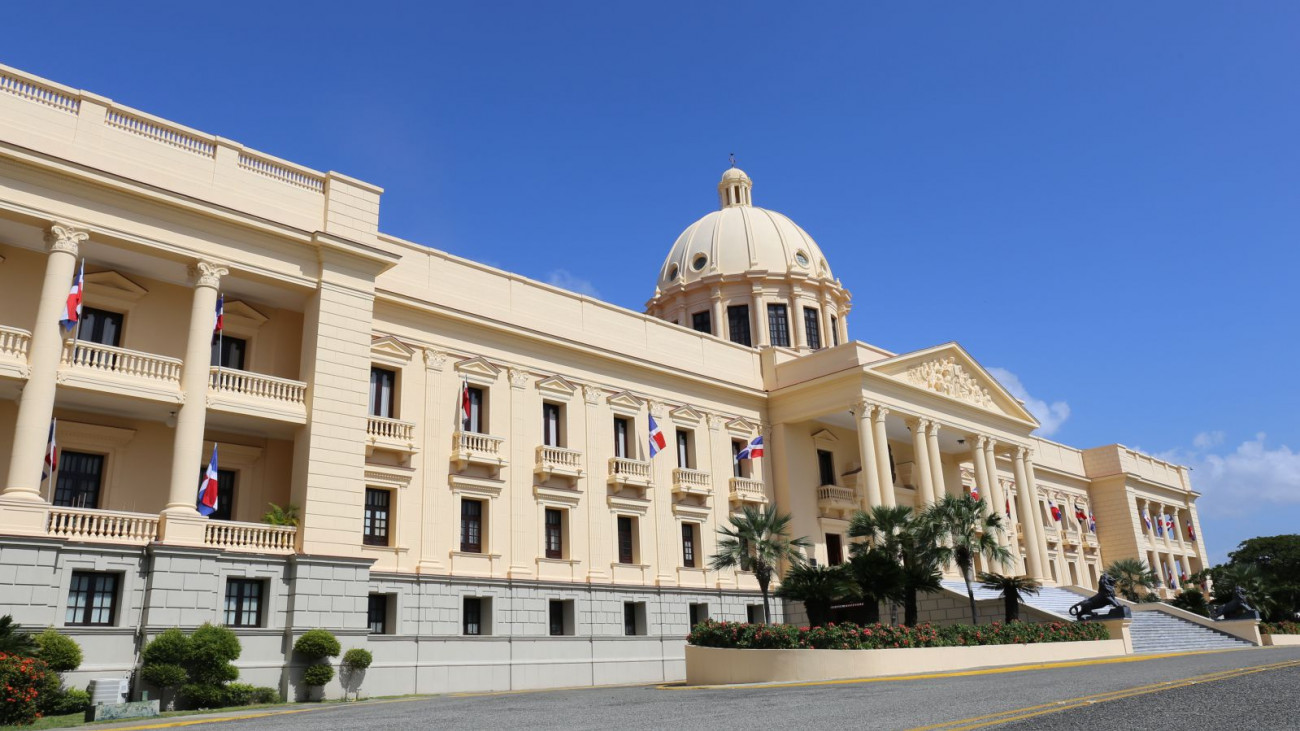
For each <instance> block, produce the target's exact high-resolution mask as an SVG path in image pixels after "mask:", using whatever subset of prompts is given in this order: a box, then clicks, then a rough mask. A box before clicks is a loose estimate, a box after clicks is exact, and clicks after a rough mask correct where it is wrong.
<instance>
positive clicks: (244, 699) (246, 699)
mask: <svg viewBox="0 0 1300 731" xmlns="http://www.w3.org/2000/svg"><path fill="white" fill-rule="evenodd" d="M256 692H257V688H256V687H254V686H252V685H249V684H248V683H231V684H230V685H227V686H226V698H225V701H226V703H225V705H227V706H248V705H252V704H253V694H254V693H256Z"/></svg>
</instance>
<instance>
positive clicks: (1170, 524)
mask: <svg viewBox="0 0 1300 731" xmlns="http://www.w3.org/2000/svg"><path fill="white" fill-rule="evenodd" d="M1165 530H1167V531H1169V535H1174V533H1175V531H1174V516H1172V515H1166V516H1165Z"/></svg>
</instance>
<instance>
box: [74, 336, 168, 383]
mask: <svg viewBox="0 0 1300 731" xmlns="http://www.w3.org/2000/svg"><path fill="white" fill-rule="evenodd" d="M62 362H63V365H65V366H71V367H73V368H78V369H88V370H92V371H98V372H101V373H105V374H108V373H111V374H116V375H122V376H132V377H135V378H143V379H147V380H151V381H164V382H168V383H175V384H179V383H180V380H181V362H180V361H179V360H177V359H175V358H166V357H164V356H161V355H154V354H153V353H141V352H140V351H137V350H127V349H126V348H116V347H113V346H111V345H100V344H99V343H89V342H86V341H84V340H69V341H67V342H66V343H65V344H64V346H63V361H62Z"/></svg>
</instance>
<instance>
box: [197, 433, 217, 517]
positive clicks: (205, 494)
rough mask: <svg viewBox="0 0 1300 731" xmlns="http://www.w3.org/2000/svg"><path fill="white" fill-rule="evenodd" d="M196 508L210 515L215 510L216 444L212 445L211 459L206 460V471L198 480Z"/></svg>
mask: <svg viewBox="0 0 1300 731" xmlns="http://www.w3.org/2000/svg"><path fill="white" fill-rule="evenodd" d="M198 503H199V505H198V508H199V514H200V515H205V516H206V515H212V514H213V513H215V512H217V445H215V444H213V445H212V459H211V460H209V461H208V471H207V472H204V473H203V479H202V480H200V481H199V500H198Z"/></svg>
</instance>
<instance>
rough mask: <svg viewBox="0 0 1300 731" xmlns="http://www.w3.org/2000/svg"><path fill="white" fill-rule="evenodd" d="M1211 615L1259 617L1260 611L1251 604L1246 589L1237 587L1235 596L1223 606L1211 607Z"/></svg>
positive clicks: (1224, 617)
mask: <svg viewBox="0 0 1300 731" xmlns="http://www.w3.org/2000/svg"><path fill="white" fill-rule="evenodd" d="M1210 617H1211V618H1212V619H1259V612H1258V611H1257V610H1256V609H1255V608H1254V607H1252V606H1250V598H1249V597H1247V596H1246V590H1245V589H1243V588H1241V587H1240V586H1239V587H1237V590H1236V591H1235V592H1233V596H1232V598H1231V599H1229V600H1228V601H1227V602H1226V603H1225V604H1224V605H1223V606H1219V607H1210Z"/></svg>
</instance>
